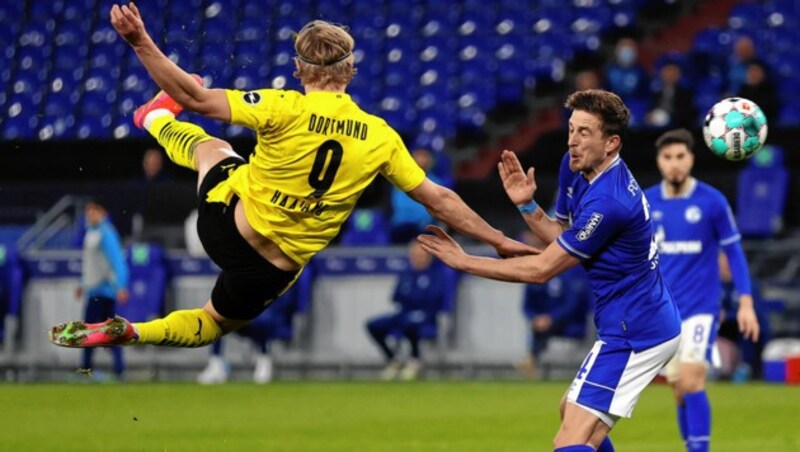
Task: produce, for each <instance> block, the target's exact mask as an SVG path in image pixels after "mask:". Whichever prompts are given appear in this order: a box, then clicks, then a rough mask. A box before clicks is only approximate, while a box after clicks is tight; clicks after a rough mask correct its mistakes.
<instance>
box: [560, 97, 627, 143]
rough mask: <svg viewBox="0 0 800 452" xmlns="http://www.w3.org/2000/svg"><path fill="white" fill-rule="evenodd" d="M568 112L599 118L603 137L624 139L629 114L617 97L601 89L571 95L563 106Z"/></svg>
mask: <svg viewBox="0 0 800 452" xmlns="http://www.w3.org/2000/svg"><path fill="white" fill-rule="evenodd" d="M564 106H565V107H567V108H569V109H570V110H573V111H575V110H578V111H585V112H587V113H592V114H594V115H597V116H599V117H600V119H601V120H602V121H603V135H604V136H606V137H610V136H612V135H619V137H620V138H621V139H624V138H625V134H626V133H627V132H628V122H629V121H630V119H631V112H630V110H628V107H626V106H625V103H624V102H622V99H620V97H619V96H617V95H616V94H614V93H612V92H610V91H604V90H602V89H587V90H584V91H577V92H574V93H572V94H571V95H570V96H569V97H568V98H567V102H566V103H565V104H564Z"/></svg>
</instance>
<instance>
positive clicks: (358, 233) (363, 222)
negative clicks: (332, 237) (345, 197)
mask: <svg viewBox="0 0 800 452" xmlns="http://www.w3.org/2000/svg"><path fill="white" fill-rule="evenodd" d="M343 230H344V231H343V232H342V239H341V245H343V246H382V245H388V244H389V227H388V224H387V220H386V216H385V215H384V214H383V213H382V212H381V211H380V210H377V209H355V210H354V211H353V213H352V214H351V215H350V218H348V219H347V222H346V223H345V225H344V228H343Z"/></svg>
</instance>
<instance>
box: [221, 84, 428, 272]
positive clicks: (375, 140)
mask: <svg viewBox="0 0 800 452" xmlns="http://www.w3.org/2000/svg"><path fill="white" fill-rule="evenodd" d="M226 94H227V96H228V102H229V103H230V107H231V123H233V124H237V125H241V126H244V127H247V128H250V129H253V130H255V131H256V134H257V141H258V142H257V144H256V147H255V152H254V153H253V154H252V155H251V156H250V162H249V163H248V164H246V165H242V166H240V167H239V168H238V169H236V170H235V171H234V172H233V174H231V175H230V177H229V178H228V179H227V180H226V181H224V182H221V183H220V184H219V185H218V186H217V187H215V188H214V189H213V190H212V191H210V192H209V194H208V198H207V201H209V202H220V201H221V202H226V203H227V202H229V200H230V198H231V196H232V195H233V193H236V194H237V195H238V196H239V197H240V198H241V199H242V200H244V206H245V213H246V214H247V220H248V222H249V223H250V225H251V226H252V227H253V228H254V229H255V230H256V231H258V232H259V233H261V234H263V235H264V236H265V237H267V238H269V239H270V240H272V241H273V242H275V243H276V244H278V246H280V248H281V249H282V250H283V252H284V253H286V255H288V256H289V257H291V258H292V259H293V260H295V261H296V262H297V263H299V264H301V265H305V264H306V263H307V262H308V260H309V259H311V257H312V256H313V255H314V254H316V253H317V252H319V251H320V250H322V249H323V248H325V247H326V246H327V245H328V243H329V242H330V241H331V240H332V239H333V238H334V237H335V236H336V234H337V233H338V232H339V228H340V227H341V226H342V223H344V221H345V220H346V219H347V217H348V216H349V215H350V213H351V212H352V210H353V208H354V207H355V205H356V201H357V200H358V197H359V196H361V193H362V192H363V191H364V190H365V189H366V188H367V186H368V185H369V184H370V182H372V180H373V179H374V178H375V176H377V175H378V174H379V173H380V174H382V175H383V176H385V177H386V178H387V179H388V180H389V181H390V182H391V183H392V184H394V185H395V186H396V187H397V188H399V189H400V190H403V191H409V190H412V189H414V188H416V187H417V186H419V184H421V183H422V181H423V180H424V179H425V173H424V172H423V170H422V168H420V167H419V165H417V163H416V162H415V161H414V159H413V158H412V157H411V154H410V153H409V152H408V149H406V147H405V145H404V144H403V142H402V140H401V139H400V136H399V135H398V134H397V132H395V131H394V130H393V129H392V128H391V127H389V125H388V124H386V121H384V120H383V119H381V118H378V117H377V116H374V115H370V114H368V113H366V112H364V111H363V110H361V109H360V108H359V107H358V105H356V104H355V103H354V102H353V101H352V100H351V99H350V96H348V95H347V94H344V93H331V92H311V93H308V94H305V95H304V94H301V93H299V92H296V91H284V90H274V89H263V90H257V91H250V92H243V91H236V90H227V91H226Z"/></svg>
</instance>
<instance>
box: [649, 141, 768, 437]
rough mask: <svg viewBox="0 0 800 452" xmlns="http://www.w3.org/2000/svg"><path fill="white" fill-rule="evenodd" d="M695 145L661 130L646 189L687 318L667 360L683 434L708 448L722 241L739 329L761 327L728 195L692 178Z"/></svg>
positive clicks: (666, 270)
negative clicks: (651, 182) (654, 175)
mask: <svg viewBox="0 0 800 452" xmlns="http://www.w3.org/2000/svg"><path fill="white" fill-rule="evenodd" d="M693 146H694V139H693V138H692V134H691V133H689V131H688V130H686V129H676V130H671V131H669V132H666V133H664V134H663V135H661V136H660V137H659V138H658V140H656V149H657V153H658V154H657V161H658V169H659V170H660V171H661V176H662V178H663V180H662V181H661V183H660V184H659V185H656V186H654V187H651V188H649V189H648V190H647V191H646V192H645V193H646V196H647V199H648V200H650V207H651V212H652V216H653V224H654V227H655V228H656V240H657V243H658V250H659V255H660V256H661V272H662V273H663V274H664V279H665V280H666V281H667V285H669V287H670V289H671V290H672V294H673V296H674V297H675V302H676V303H677V304H678V309H680V312H681V318H682V319H683V323H682V325H681V331H682V332H681V345H680V349H679V350H678V353H677V354H676V355H675V358H674V359H673V360H672V361H670V363H669V364H668V366H667V380H668V381H669V382H670V385H671V386H672V388H673V390H674V392H675V398H676V400H677V403H678V425H679V426H680V431H681V435H682V436H683V439H684V442H685V444H686V449H687V450H689V451H692V452H694V451H707V450H708V448H709V442H710V435H711V406H710V404H709V402H708V396H707V395H706V391H705V385H706V378H707V373H708V364H709V362H710V360H711V359H712V352H713V351H714V347H713V345H714V341H715V339H716V337H717V330H718V328H719V315H720V310H721V308H722V305H721V300H722V283H721V280H720V273H719V263H718V260H717V256H718V254H719V251H720V248H722V250H723V251H724V252H725V254H726V255H727V257H728V261H729V262H730V268H731V272H732V274H733V283H734V285H735V287H736V291H737V292H738V293H739V310H738V312H737V315H736V318H737V322H738V325H739V330H740V331H741V332H742V334H743V335H744V337H745V338H747V339H752V340H753V341H757V340H758V333H759V328H758V320H757V317H756V313H755V310H754V309H753V297H752V296H751V290H750V274H749V271H748V268H747V261H746V259H745V256H744V252H743V251H742V247H741V244H740V242H741V236H740V235H739V231H738V230H737V229H736V223H735V221H734V219H733V214H732V213H731V208H730V206H729V205H728V201H727V200H726V199H725V196H723V195H722V193H720V192H719V191H718V190H716V189H715V188H714V187H711V186H710V185H707V184H704V183H703V182H700V181H698V180H697V179H695V178H693V177H691V171H692V166H693V165H694V154H693V153H692V148H693Z"/></svg>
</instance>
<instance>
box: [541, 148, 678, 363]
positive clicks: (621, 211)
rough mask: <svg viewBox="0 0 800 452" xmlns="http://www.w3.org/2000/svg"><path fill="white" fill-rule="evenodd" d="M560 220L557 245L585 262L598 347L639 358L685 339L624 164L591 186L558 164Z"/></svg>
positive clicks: (565, 163) (644, 208) (645, 210)
mask: <svg viewBox="0 0 800 452" xmlns="http://www.w3.org/2000/svg"><path fill="white" fill-rule="evenodd" d="M556 217H557V218H559V219H560V220H562V221H567V222H568V224H569V228H568V229H567V230H566V231H564V232H563V233H562V234H561V235H560V236H559V237H558V239H557V241H558V243H559V245H561V247H562V248H564V250H566V251H567V252H568V253H570V254H571V255H573V256H575V257H577V258H578V259H580V260H581V261H582V264H583V266H584V268H585V269H586V271H587V274H588V277H589V283H590V285H591V286H592V293H593V295H594V298H595V314H594V321H595V325H596V326H597V333H598V336H599V338H600V340H603V341H606V342H614V341H619V340H622V341H624V342H626V343H628V344H629V345H630V347H631V348H633V350H635V351H637V352H638V351H641V350H644V349H647V348H650V347H652V346H655V345H658V344H660V343H662V342H664V341H667V340H669V339H672V338H674V337H675V336H677V335H678V334H679V333H680V323H681V321H680V316H679V314H678V309H677V307H676V306H675V302H674V301H673V299H672V294H671V293H670V291H669V289H668V288H667V285H666V284H665V283H664V280H663V279H662V277H661V272H660V271H659V268H658V265H659V262H658V259H659V257H658V250H657V248H656V244H655V240H654V237H653V227H652V224H651V222H650V211H649V207H648V205H647V200H646V198H645V197H644V194H643V193H642V190H641V189H640V188H639V184H638V183H637V182H636V179H634V177H633V175H632V174H631V173H630V171H629V170H628V167H627V166H626V165H625V163H624V162H623V161H622V159H621V158H619V156H617V158H616V159H615V160H614V161H613V162H612V163H611V165H610V166H609V167H608V168H607V169H606V170H605V171H603V172H602V173H601V174H599V175H598V176H597V177H596V178H595V179H593V180H592V182H587V181H586V179H585V178H584V177H583V175H582V174H581V173H580V172H577V173H573V172H572V171H571V170H570V169H569V154H567V155H565V156H564V159H563V160H562V162H561V171H560V174H559V192H558V201H557V203H556Z"/></svg>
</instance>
